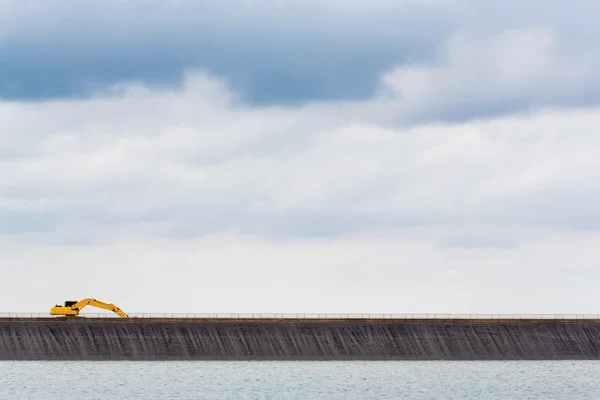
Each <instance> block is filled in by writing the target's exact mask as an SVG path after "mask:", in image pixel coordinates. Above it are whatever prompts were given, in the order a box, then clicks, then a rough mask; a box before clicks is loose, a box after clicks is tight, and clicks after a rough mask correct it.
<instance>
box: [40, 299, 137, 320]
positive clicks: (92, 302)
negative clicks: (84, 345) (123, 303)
mask: <svg viewBox="0 0 600 400" xmlns="http://www.w3.org/2000/svg"><path fill="white" fill-rule="evenodd" d="M85 306H92V307H97V308H102V309H104V310H108V311H112V312H114V313H115V314H117V315H118V316H119V317H121V318H129V316H128V315H127V314H125V313H124V312H123V310H121V309H120V308H119V307H117V306H115V305H114V304H112V303H111V304H108V303H104V302H101V301H98V300H96V299H92V298H90V299H84V300H81V301H76V300H67V301H65V305H64V306H61V305H56V306H54V307H52V308H51V309H50V315H63V316H77V315H79V312H80V311H81V310H82V309H83V308H84V307H85Z"/></svg>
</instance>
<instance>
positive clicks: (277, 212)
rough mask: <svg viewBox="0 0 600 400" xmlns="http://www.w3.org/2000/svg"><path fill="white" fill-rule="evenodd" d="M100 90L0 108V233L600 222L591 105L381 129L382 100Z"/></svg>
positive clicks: (199, 82) (312, 231) (589, 225)
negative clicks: (275, 99)
mask: <svg viewBox="0 0 600 400" xmlns="http://www.w3.org/2000/svg"><path fill="white" fill-rule="evenodd" d="M436 76H437V75H436V74H435V73H433V79H435V77H436ZM427 90H428V89H427V88H425V89H423V93H427ZM106 93H109V94H106ZM106 93H105V94H102V95H98V96H97V97H94V98H92V99H89V100H86V101H72V100H71V101H53V102H46V103H34V104H31V103H2V104H1V105H0V115H1V117H0V124H1V125H2V126H3V127H4V129H3V132H2V138H3V142H2V143H3V148H2V149H0V153H1V154H8V155H10V156H8V157H4V158H2V159H0V165H1V167H2V169H3V170H5V171H10V174H5V175H3V177H2V180H1V181H0V188H1V191H0V193H1V194H2V196H1V200H2V203H1V204H2V205H3V211H4V214H3V215H4V216H2V217H0V218H2V222H3V224H2V225H3V226H4V228H3V229H2V231H3V232H5V233H14V232H22V233H30V234H35V235H38V234H39V235H43V233H44V232H46V233H48V232H52V233H50V234H49V236H51V237H52V240H57V238H60V237H61V233H60V232H64V231H65V230H66V231H67V232H71V233H70V234H66V233H65V234H66V236H65V240H67V241H68V240H70V239H68V238H70V237H77V240H78V241H80V240H84V239H85V238H86V237H87V236H88V235H89V238H88V239H89V240H90V241H92V242H93V241H95V240H100V239H101V238H104V237H105V236H106V235H109V236H110V235H117V236H118V234H119V232H120V230H123V232H131V233H136V232H137V233H140V234H144V235H145V234H150V235H158V236H172V235H174V236H178V237H180V236H184V237H187V236H192V237H193V236H202V235H208V234H216V233H221V232H239V233H243V234H248V235H265V236H274V235H275V236H277V235H283V236H286V237H288V236H289V237H294V236H313V235H317V236H318V235H344V234H345V233H351V232H361V231H365V230H369V229H388V228H394V227H406V226H429V225H460V224H492V225H501V224H509V225H515V224H527V225H532V226H537V225H549V226H555V227H563V228H568V229H583V228H585V229H593V228H595V227H598V226H599V225H598V224H599V223H600V221H599V220H598V216H596V215H591V214H590V213H589V210H590V209H591V208H593V204H595V202H597V201H598V200H599V198H598V190H596V189H594V187H593V185H590V184H589V182H594V181H595V180H597V179H598V178H600V164H598V162H597V161H596V154H595V151H594V149H595V146H594V145H593V143H594V140H595V139H594V137H595V136H594V135H593V132H594V126H596V125H597V124H598V120H599V118H600V114H599V111H598V110H596V109H588V110H585V111H581V110H579V111H574V110H571V111H570V110H557V109H548V110H546V111H540V112H537V113H534V114H531V115H527V116H520V117H503V118H496V119H489V120H479V121H473V122H467V123H454V124H421V125H399V126H393V125H389V124H386V123H385V121H384V122H381V121H380V120H379V118H381V115H382V114H381V113H378V112H376V111H373V110H383V109H385V110H389V109H391V108H392V107H397V109H398V112H400V113H401V112H405V109H403V105H402V104H398V103H397V102H395V100H392V101H386V100H381V99H375V100H372V101H371V102H369V103H358V104H348V103H323V104H313V105H310V106H306V107H299V108H298V107H296V108H289V107H287V108H285V107H264V108H260V109H257V108H248V107H247V106H244V105H243V104H241V103H238V102H237V101H236V95H235V93H231V92H230V90H229V89H228V87H227V85H226V84H225V83H224V82H222V81H219V80H215V79H213V78H211V77H210V76H209V75H206V74H191V75H189V77H188V80H187V83H186V85H185V87H184V88H183V89H176V90H162V91H157V90H151V89H147V88H144V87H143V86H139V85H133V84H132V85H130V86H128V85H122V86H120V87H119V88H118V89H115V90H112V91H108V92H106ZM346 110H351V111H346ZM357 110H362V112H360V111H357ZM383 119H385V118H383ZM44 215H46V217H44ZM36 221H38V222H37V223H36ZM105 229H106V231H105Z"/></svg>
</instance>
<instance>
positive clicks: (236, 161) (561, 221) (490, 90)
mask: <svg viewBox="0 0 600 400" xmlns="http://www.w3.org/2000/svg"><path fill="white" fill-rule="evenodd" d="M598 15H600V2H598V1H596V0H571V1H569V2H566V1H558V0H556V1H553V0H518V1H517V0H508V1H504V2H491V1H490V2H486V1H481V0H418V1H417V0H414V1H412V0H396V1H386V0H372V1H370V2H365V1H358V0H356V1H355V0H318V1H317V0H305V1H303V2H293V1H291V0H290V1H288V0H279V1H275V0H262V1H251V0H237V1H234V0H218V1H216V0H214V1H213V0H206V1H202V2H199V1H192V0H179V1H177V0H171V1H165V0H160V1H159V0H146V1H141V0H132V1H128V2H122V1H117V0H107V1H103V2H98V3H94V4H92V3H89V2H81V1H63V2H59V3H56V2H53V3H52V4H51V3H49V2H47V1H42V0H0V312H8V311H21V312H47V311H48V308H49V307H50V306H52V305H54V304H55V303H58V302H62V301H64V300H66V299H71V298H72V299H81V298H84V297H96V298H97V299H100V300H103V301H108V302H114V303H116V304H118V305H119V306H121V307H122V308H123V309H124V310H125V311H127V312H133V313H135V312H198V313H203V312H231V313H237V312H263V313H268V312H330V313H335V312H343V313H346V312H357V313H368V312H372V313H600V294H599V293H600V292H599V291H598V282H600V188H599V185H598V182H600V154H599V153H600V132H599V130H600V75H599V74H598V70H599V68H600V48H599V45H598V43H600V25H599V24H598V23H597V16H598ZM89 311H93V310H89Z"/></svg>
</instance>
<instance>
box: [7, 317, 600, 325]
mask: <svg viewBox="0 0 600 400" xmlns="http://www.w3.org/2000/svg"><path fill="white" fill-rule="evenodd" d="M1 322H61V323H62V322H75V323H86V322H90V323H100V322H104V323H106V322H108V323H125V324H127V323H140V322H141V323H152V322H173V323H182V322H187V323H201V322H206V323H209V322H210V323H215V322H217V323H274V322H275V323H277V322H279V323H296V324H304V323H328V324H329V323H387V324H407V323H447V324H453V323H473V324H490V323H492V324H496V323H517V324H523V323H537V324H556V323H559V324H560V323H600V318H594V319H591V318H557V319H533V318H532V319H525V318H502V319H500V318H490V319H483V318H460V319H459V318H422V319H419V318H410V319H374V318H335V319H326V318H306V319H297V318H111V317H107V318H86V317H70V318H64V317H55V318H52V317H50V318H49V317H42V318H35V317H31V318H29V317H27V318H23V317H0V323H1Z"/></svg>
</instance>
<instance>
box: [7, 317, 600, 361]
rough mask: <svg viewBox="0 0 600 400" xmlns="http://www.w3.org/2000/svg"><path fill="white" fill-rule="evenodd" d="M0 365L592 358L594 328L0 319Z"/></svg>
mask: <svg viewBox="0 0 600 400" xmlns="http://www.w3.org/2000/svg"><path fill="white" fill-rule="evenodd" d="M0 359H2V360H23V359H27V360H200V359H204V360H206V359H230V360H231V359H234V360H258V359H271V360H273V359H275V360H277V359H279V360H302V359H304V360H347V359H356V360H389V359H394V360H442V359H445V360H545V359H548V360H561V359H572V360H575V359H600V322H525V321H505V322H499V321H490V322H469V321H462V322H459V321H424V322H414V321H413V322H410V321H401V322H373V321H369V322H364V321H363V322H359V321H356V322H348V321H336V322H334V321H331V322H316V321H314V322H260V321H244V322H242V321H237V322H232V321H206V322H198V321H181V322H156V321H152V322H150V321H141V320H140V321H131V320H129V321H121V320H119V321H0Z"/></svg>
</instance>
